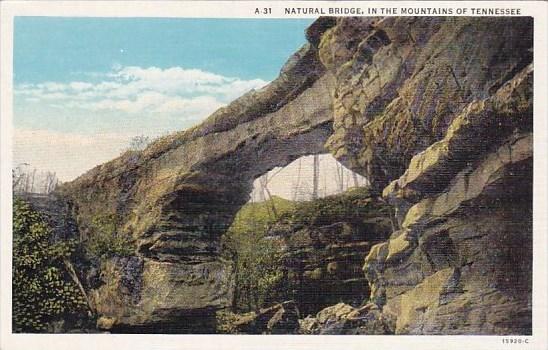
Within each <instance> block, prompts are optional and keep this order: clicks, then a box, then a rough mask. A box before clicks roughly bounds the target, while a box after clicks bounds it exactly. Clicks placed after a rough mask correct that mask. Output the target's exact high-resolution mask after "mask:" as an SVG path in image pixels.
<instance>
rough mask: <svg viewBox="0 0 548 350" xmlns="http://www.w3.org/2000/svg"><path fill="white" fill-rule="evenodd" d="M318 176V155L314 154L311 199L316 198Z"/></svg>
mask: <svg viewBox="0 0 548 350" xmlns="http://www.w3.org/2000/svg"><path fill="white" fill-rule="evenodd" d="M319 177H320V156H319V155H317V154H315V155H314V174H313V178H312V199H317V198H318V179H319Z"/></svg>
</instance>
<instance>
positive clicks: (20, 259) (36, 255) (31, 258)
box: [12, 198, 86, 332]
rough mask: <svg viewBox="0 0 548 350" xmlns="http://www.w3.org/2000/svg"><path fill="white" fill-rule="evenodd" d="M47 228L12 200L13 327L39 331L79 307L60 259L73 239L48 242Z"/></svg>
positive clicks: (77, 295) (69, 253) (70, 251)
mask: <svg viewBox="0 0 548 350" xmlns="http://www.w3.org/2000/svg"><path fill="white" fill-rule="evenodd" d="M50 236H51V230H50V228H49V227H48V224H47V223H46V222H45V221H44V219H43V218H42V217H41V216H40V214H38V213H37V212H36V211H34V210H32V209H31V208H30V206H29V205H28V204H27V203H25V202H24V201H22V200H20V199H17V198H16V199H14V203H13V280H12V289H13V330H14V332H40V331H45V330H47V326H48V323H49V322H51V321H52V320H55V319H56V318H59V317H60V316H63V315H66V314H71V313H76V312H79V311H83V310H84V309H85V306H86V302H85V299H84V297H83V295H82V294H81V293H80V291H79V290H78V288H77V286H76V285H75V284H74V282H72V280H70V278H69V276H68V275H67V272H66V270H65V266H64V260H65V259H70V258H71V256H72V254H73V252H74V247H75V242H72V241H65V242H58V243H51V242H50Z"/></svg>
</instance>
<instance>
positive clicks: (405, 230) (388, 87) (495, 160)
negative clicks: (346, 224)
mask: <svg viewBox="0 0 548 350" xmlns="http://www.w3.org/2000/svg"><path fill="white" fill-rule="evenodd" d="M364 28H367V29H364ZM531 30H532V21H531V19H527V18H519V19H517V18H516V19H501V18H497V19H491V18H489V19H487V18H482V19H478V18H474V19H472V18H468V19H466V18H462V19H454V18H452V19H444V18H435V19H424V18H388V19H383V20H371V19H369V20H355V19H345V20H340V21H338V24H337V26H335V27H333V28H332V29H330V30H329V31H328V32H327V33H326V34H324V36H323V37H322V42H321V44H320V51H319V52H320V57H321V58H322V62H323V63H324V64H325V65H326V67H328V68H330V69H331V71H333V72H334V74H335V76H336V78H337V88H336V90H335V98H334V134H333V135H332V136H331V137H330V139H329V142H328V148H329V149H330V150H331V151H332V152H334V153H335V155H336V156H337V157H338V158H339V159H340V160H342V161H345V162H347V164H349V165H350V166H351V167H353V169H355V170H357V171H360V172H361V173H362V174H365V175H366V176H367V177H368V179H369V180H370V181H371V182H372V183H373V184H374V188H377V189H379V190H380V189H384V190H383V196H384V198H385V199H386V200H387V201H388V202H389V203H391V204H392V205H393V207H394V209H395V212H396V218H395V219H396V220H397V222H398V226H399V227H398V229H397V230H396V231H394V232H393V233H392V235H391V237H390V239H389V240H388V241H386V242H384V243H381V244H378V245H375V246H373V247H372V249H371V251H370V253H369V255H368V256H367V258H366V259H365V264H364V267H363V269H364V272H365V275H366V278H367V279H368V280H369V285H370V289H371V296H370V304H368V305H365V307H363V308H357V309H355V308H352V307H350V306H348V305H346V306H344V305H342V306H338V307H336V308H332V309H326V310H324V311H322V312H320V313H319V314H318V316H317V317H316V318H313V319H309V320H307V322H305V323H304V324H303V330H302V331H303V332H305V333H332V332H337V333H349V334H355V333H358V334H364V333H365V334H371V333H376V334H387V333H388V334H393V333H396V334H512V333H520V334H530V332H531V264H532V160H533V142H532V141H533V139H532V127H533V118H532V101H533V91H532V79H533V68H532V64H531V61H532V42H531V39H532V34H531ZM356 32H360V33H362V34H361V36H362V39H361V41H359V42H355V43H354V46H352V47H351V48H350V49H349V48H348V46H346V50H341V48H340V42H341V41H346V42H348V41H350V38H353V37H355V33H356ZM341 310H342V311H341ZM343 311H344V312H343ZM328 320H329V322H328Z"/></svg>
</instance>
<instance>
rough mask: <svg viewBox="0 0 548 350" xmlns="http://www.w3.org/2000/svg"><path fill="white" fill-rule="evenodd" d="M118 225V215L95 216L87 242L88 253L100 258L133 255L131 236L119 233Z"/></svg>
mask: <svg viewBox="0 0 548 350" xmlns="http://www.w3.org/2000/svg"><path fill="white" fill-rule="evenodd" d="M117 226H118V225H117V220H116V216H115V215H113V214H112V215H97V216H95V217H93V219H92V220H91V224H90V232H89V234H88V239H87V240H86V242H85V247H86V251H87V252H88V254H89V255H91V256H92V257H95V258H98V259H108V258H111V257H113V256H130V255H133V245H132V243H131V241H130V239H129V237H128V236H127V235H124V234H121V233H119V232H118V230H117Z"/></svg>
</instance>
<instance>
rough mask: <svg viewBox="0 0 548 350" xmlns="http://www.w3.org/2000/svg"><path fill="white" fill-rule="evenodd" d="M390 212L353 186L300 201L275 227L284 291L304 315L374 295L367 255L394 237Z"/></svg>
mask: <svg viewBox="0 0 548 350" xmlns="http://www.w3.org/2000/svg"><path fill="white" fill-rule="evenodd" d="M390 211H391V208H390V207H389V206H388V205H387V204H386V203H384V202H383V201H382V200H380V199H379V198H375V197H372V196H371V195H370V193H369V191H367V190H366V189H353V190H350V191H348V192H346V193H343V194H339V195H333V196H329V197H326V198H321V199H317V200H315V201H312V202H308V203H301V204H299V205H298V206H297V207H296V209H295V210H294V211H293V212H292V213H291V215H288V217H286V218H282V219H281V220H279V221H278V222H277V223H276V224H275V225H274V226H273V227H272V228H271V229H270V232H269V237H267V238H268V239H279V240H281V241H282V242H283V243H282V244H281V246H283V247H284V253H283V259H282V260H283V267H282V268H283V270H284V271H285V273H284V276H285V278H284V282H283V287H284V288H285V289H286V291H285V294H286V296H287V298H288V299H291V300H294V301H295V302H296V304H297V307H298V309H299V311H300V313H301V315H302V316H307V315H310V314H312V315H313V314H316V313H317V312H318V311H320V310H321V309H323V308H324V307H327V306H330V305H333V304H336V303H339V302H345V303H348V304H352V305H354V306H358V305H360V304H361V303H362V302H363V300H365V299H367V298H368V297H369V288H368V285H367V281H366V279H365V277H364V275H363V272H362V265H363V259H364V258H365V256H366V255H367V254H368V253H369V250H370V249H371V247H372V246H373V245H374V244H376V243H379V242H382V241H384V240H385V239H386V238H388V236H389V235H390V232H391V231H392V226H393V224H392V222H391V220H390V216H391V213H390Z"/></svg>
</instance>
